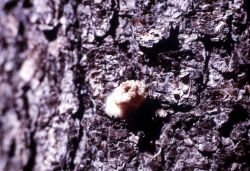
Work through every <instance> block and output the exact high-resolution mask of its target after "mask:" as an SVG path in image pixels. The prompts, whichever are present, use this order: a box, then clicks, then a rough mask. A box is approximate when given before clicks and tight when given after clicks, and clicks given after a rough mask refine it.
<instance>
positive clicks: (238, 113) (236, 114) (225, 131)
mask: <svg viewBox="0 0 250 171" xmlns="http://www.w3.org/2000/svg"><path fill="white" fill-rule="evenodd" d="M248 117H249V114H248V113H247V111H246V110H245V109H244V108H243V107H242V106H241V105H235V106H234V107H233V111H232V112H231V113H230V114H229V119H228V121H227V122H225V123H224V124H222V126H221V128H220V129H219V132H220V134H221V135H222V136H223V137H229V135H230V133H231V131H232V130H233V125H234V124H236V123H239V122H240V121H244V120H245V119H247V118H248Z"/></svg>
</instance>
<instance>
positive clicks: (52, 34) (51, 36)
mask: <svg viewBox="0 0 250 171" xmlns="http://www.w3.org/2000/svg"><path fill="white" fill-rule="evenodd" d="M59 27H60V25H57V26H56V27H54V28H53V29H51V30H44V31H43V33H44V35H45V37H46V39H47V40H48V41H53V40H55V39H56V38H57V33H58V29H59Z"/></svg>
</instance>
